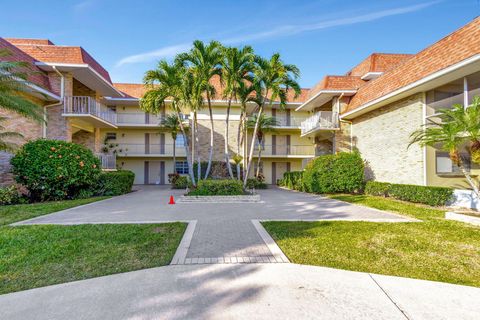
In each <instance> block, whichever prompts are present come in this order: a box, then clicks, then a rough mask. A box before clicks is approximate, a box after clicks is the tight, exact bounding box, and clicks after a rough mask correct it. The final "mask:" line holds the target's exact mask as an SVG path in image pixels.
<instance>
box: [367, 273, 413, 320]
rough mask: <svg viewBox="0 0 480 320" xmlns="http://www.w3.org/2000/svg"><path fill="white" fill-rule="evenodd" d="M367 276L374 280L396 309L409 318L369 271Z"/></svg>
mask: <svg viewBox="0 0 480 320" xmlns="http://www.w3.org/2000/svg"><path fill="white" fill-rule="evenodd" d="M368 276H369V277H370V279H372V280H373V282H375V284H376V285H377V287H379V288H380V290H382V292H383V293H384V294H385V295H386V296H387V298H388V299H389V300H390V301H391V302H392V303H393V304H394V305H395V307H396V308H397V309H398V311H400V312H401V313H402V314H403V316H404V317H405V319H408V320H410V318H409V317H408V315H407V313H406V312H405V311H403V310H402V308H400V306H399V305H398V304H397V303H396V302H395V301H394V300H393V299H392V297H390V295H389V294H388V293H387V291H385V289H383V288H382V286H381V285H380V284H379V283H378V282H377V280H375V278H374V277H373V276H372V274H370V273H369V274H368Z"/></svg>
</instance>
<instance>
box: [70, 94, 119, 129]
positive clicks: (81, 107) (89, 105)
mask: <svg viewBox="0 0 480 320" xmlns="http://www.w3.org/2000/svg"><path fill="white" fill-rule="evenodd" d="M63 108H64V109H63V113H64V114H68V115H92V116H95V117H97V118H100V119H102V120H105V121H107V122H110V123H112V124H116V123H117V113H116V112H115V111H113V110H111V109H109V108H108V107H106V106H105V105H103V104H102V103H100V102H99V101H97V100H95V99H94V98H92V97H87V96H72V97H65V99H64V105H63Z"/></svg>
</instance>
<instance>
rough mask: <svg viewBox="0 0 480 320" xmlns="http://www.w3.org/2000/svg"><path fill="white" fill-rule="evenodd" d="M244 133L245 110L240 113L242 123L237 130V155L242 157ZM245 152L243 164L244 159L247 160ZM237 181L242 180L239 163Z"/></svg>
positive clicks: (238, 164) (239, 123)
mask: <svg viewBox="0 0 480 320" xmlns="http://www.w3.org/2000/svg"><path fill="white" fill-rule="evenodd" d="M242 133H243V110H242V111H241V112H240V121H239V122H238V130H237V154H238V155H240V147H241V145H242V143H243V141H242V138H241V135H242ZM244 156H245V152H244V154H243V156H242V162H244V160H243V159H245V157H244ZM237 180H240V162H238V163H237Z"/></svg>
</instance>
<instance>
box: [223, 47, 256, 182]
mask: <svg viewBox="0 0 480 320" xmlns="http://www.w3.org/2000/svg"><path fill="white" fill-rule="evenodd" d="M222 53H223V59H222V63H221V65H222V82H223V83H224V85H225V89H224V98H226V99H227V100H228V105H227V116H226V118H225V162H226V164H227V168H228V173H229V174H230V177H231V178H232V179H233V172H232V166H231V164H230V155H229V152H228V144H229V143H228V142H229V121H230V108H231V106H232V100H237V98H238V90H239V88H240V87H241V86H244V85H245V82H246V81H251V72H252V63H253V59H254V55H253V49H252V47H250V46H245V47H243V48H241V49H238V48H235V47H226V48H223V49H222ZM239 128H240V126H239ZM237 167H238V166H237ZM237 169H238V168H237Z"/></svg>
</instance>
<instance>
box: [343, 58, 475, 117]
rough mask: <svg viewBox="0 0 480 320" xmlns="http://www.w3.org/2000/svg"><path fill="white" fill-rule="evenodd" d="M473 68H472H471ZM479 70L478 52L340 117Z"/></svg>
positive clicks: (354, 114)
mask: <svg viewBox="0 0 480 320" xmlns="http://www.w3.org/2000/svg"><path fill="white" fill-rule="evenodd" d="M472 69H474V70H472ZM479 70H480V54H476V55H474V56H471V57H469V58H467V59H464V60H462V61H460V62H458V63H456V64H453V65H451V66H449V67H446V68H444V69H442V70H439V71H437V72H434V73H432V74H430V75H428V76H426V77H424V78H422V79H420V80H417V81H415V82H413V83H411V84H409V85H406V86H404V87H401V88H399V89H397V90H395V91H392V92H390V93H388V94H386V95H383V96H381V97H379V98H377V99H374V100H371V101H369V102H367V103H365V104H363V105H360V106H359V107H357V108H355V109H353V110H351V111H348V112H346V113H344V114H342V115H340V119H345V120H350V119H353V118H355V117H358V116H360V115H362V114H365V113H367V112H370V111H372V110H375V109H378V108H380V107H383V106H385V105H387V104H389V103H392V102H394V101H397V100H400V99H403V98H406V97H408V96H410V95H413V94H415V93H419V92H423V91H428V90H431V89H434V88H435V87H438V86H440V85H443V84H445V83H448V82H450V81H453V80H455V79H458V78H461V77H464V76H467V75H469V74H472V73H474V72H477V71H479Z"/></svg>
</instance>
